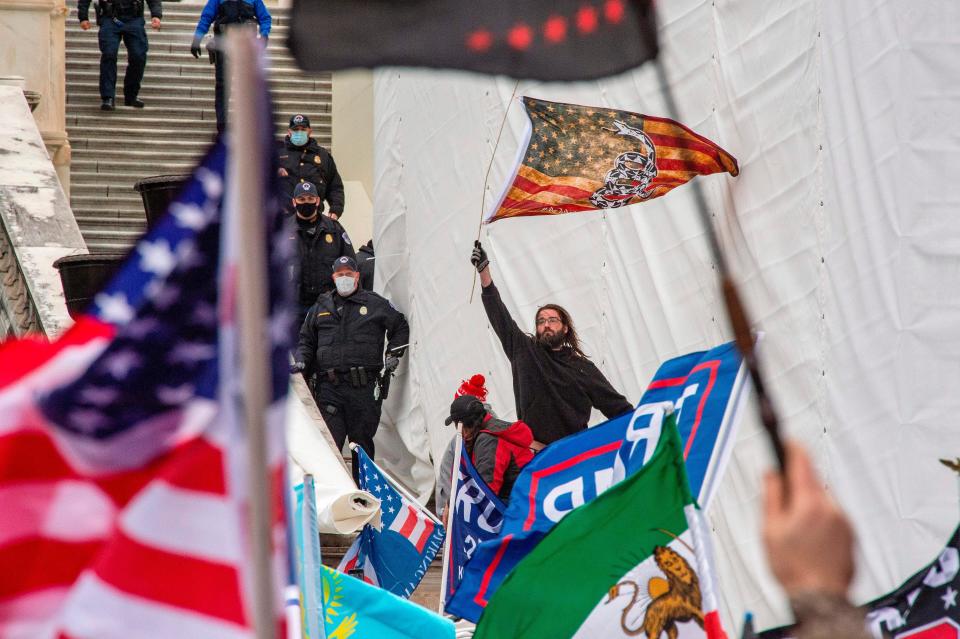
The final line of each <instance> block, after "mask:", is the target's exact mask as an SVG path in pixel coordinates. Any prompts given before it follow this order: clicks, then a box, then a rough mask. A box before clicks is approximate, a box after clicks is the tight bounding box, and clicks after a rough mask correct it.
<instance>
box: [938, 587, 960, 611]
mask: <svg viewBox="0 0 960 639" xmlns="http://www.w3.org/2000/svg"><path fill="white" fill-rule="evenodd" d="M940 599H942V600H943V609H944V610H950V608H951V607H953V606H956V605H957V591H956V590H954V589H953V588H952V587H951V586H947V591H946V592H945V593H944V594H943V596H942V597H940Z"/></svg>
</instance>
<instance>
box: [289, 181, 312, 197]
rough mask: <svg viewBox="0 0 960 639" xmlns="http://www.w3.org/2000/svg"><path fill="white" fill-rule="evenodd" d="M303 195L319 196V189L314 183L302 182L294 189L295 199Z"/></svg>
mask: <svg viewBox="0 0 960 639" xmlns="http://www.w3.org/2000/svg"><path fill="white" fill-rule="evenodd" d="M301 195H317V187H315V186H314V185H313V182H307V181H303V182H300V183H299V184H297V185H296V186H295V187H294V188H293V197H295V198H298V197H300V196H301Z"/></svg>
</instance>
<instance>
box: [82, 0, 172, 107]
mask: <svg viewBox="0 0 960 639" xmlns="http://www.w3.org/2000/svg"><path fill="white" fill-rule="evenodd" d="M147 4H149V5H150V26H151V27H152V28H153V29H155V30H156V29H159V28H160V18H162V17H163V8H162V6H161V4H160V0H147ZM94 10H95V11H96V16H97V26H98V27H100V32H99V34H98V35H97V43H98V44H99V45H100V109H101V110H103V111H113V110H114V109H115V108H116V105H115V103H114V99H115V97H116V94H117V52H119V51H120V41H121V40H123V46H125V47H126V48H127V71H126V73H124V74H123V103H124V104H125V105H126V106H132V107H135V108H137V109H142V108H143V100H141V99H139V98H138V97H137V96H138V95H139V94H140V83H141V82H142V81H143V70H144V69H145V68H146V66H147V30H146V27H145V24H144V20H143V0H98V2H97V4H96V5H94ZM77 17H78V18H79V19H80V28H81V29H83V30H84V31H86V30H88V29H89V28H90V0H78V2H77Z"/></svg>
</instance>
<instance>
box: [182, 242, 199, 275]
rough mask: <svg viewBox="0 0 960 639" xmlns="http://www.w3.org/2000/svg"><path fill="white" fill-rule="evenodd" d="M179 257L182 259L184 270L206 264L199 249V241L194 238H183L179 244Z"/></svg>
mask: <svg viewBox="0 0 960 639" xmlns="http://www.w3.org/2000/svg"><path fill="white" fill-rule="evenodd" d="M177 259H179V261H180V268H181V269H182V270H187V269H191V268H196V267H199V266H203V265H204V260H203V256H202V255H201V254H200V251H198V250H197V243H196V242H194V241H193V240H183V241H182V242H180V244H178V245H177Z"/></svg>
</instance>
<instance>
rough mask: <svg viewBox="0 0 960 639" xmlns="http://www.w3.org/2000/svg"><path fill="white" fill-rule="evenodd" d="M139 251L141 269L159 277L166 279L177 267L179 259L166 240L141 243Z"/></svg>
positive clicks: (138, 247)
mask: <svg viewBox="0 0 960 639" xmlns="http://www.w3.org/2000/svg"><path fill="white" fill-rule="evenodd" d="M137 251H138V252H139V253H140V268H142V269H143V270H144V271H147V272H148V273H153V274H154V275H156V276H158V277H166V276H167V275H169V274H170V272H171V271H172V270H173V267H175V266H176V265H177V258H176V256H175V255H174V253H173V251H172V250H171V249H170V243H169V242H167V241H166V240H157V241H155V242H140V244H139V245H138V246H137Z"/></svg>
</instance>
